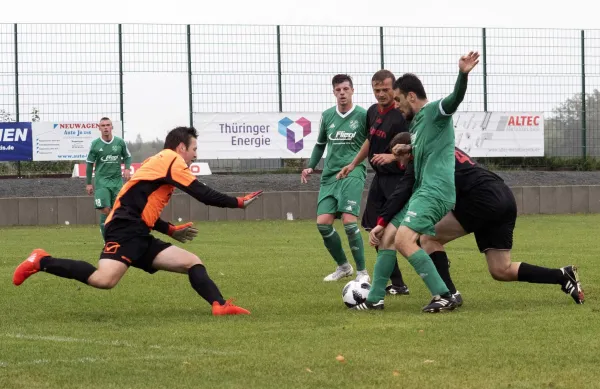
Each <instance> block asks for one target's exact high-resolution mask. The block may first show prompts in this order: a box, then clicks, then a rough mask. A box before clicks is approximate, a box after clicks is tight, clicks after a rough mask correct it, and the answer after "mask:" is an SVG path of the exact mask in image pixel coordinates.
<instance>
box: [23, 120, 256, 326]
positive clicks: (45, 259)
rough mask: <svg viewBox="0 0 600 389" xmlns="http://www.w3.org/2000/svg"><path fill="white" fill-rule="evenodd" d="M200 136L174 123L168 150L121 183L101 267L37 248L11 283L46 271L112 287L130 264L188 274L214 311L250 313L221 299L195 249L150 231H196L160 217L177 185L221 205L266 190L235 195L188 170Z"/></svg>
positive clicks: (181, 234)
mask: <svg viewBox="0 0 600 389" xmlns="http://www.w3.org/2000/svg"><path fill="white" fill-rule="evenodd" d="M197 137H198V133H197V132H196V130H195V129H194V128H193V127H178V128H175V129H174V130H172V131H171V132H169V134H168V135H167V137H166V139H165V146H164V150H163V151H161V152H159V153H158V154H156V155H154V156H153V157H150V158H148V159H147V160H146V161H144V163H143V164H142V166H141V167H140V168H139V169H138V170H137V171H136V173H135V174H134V175H133V176H132V177H131V179H130V180H129V181H128V182H127V183H126V184H125V185H124V186H123V188H122V189H121V190H120V192H119V194H118V196H117V199H116V201H115V204H114V207H113V208H112V210H111V212H110V213H109V215H108V217H107V219H106V223H105V227H106V229H105V233H106V235H105V237H106V243H105V245H104V249H103V250H102V253H101V254H100V260H99V261H98V268H96V267H94V266H93V265H91V264H90V263H88V262H85V261H77V260H72V259H61V258H55V257H52V256H51V255H50V254H48V253H47V252H46V251H44V250H42V249H35V250H33V252H32V253H31V255H30V256H29V258H27V259H26V260H25V261H24V262H23V263H21V264H20V265H19V266H18V267H17V269H16V270H15V272H14V276H13V283H14V284H15V285H17V286H18V285H21V284H22V283H23V282H24V281H25V280H26V279H27V278H28V277H29V276H31V275H33V274H35V273H37V272H39V271H44V272H46V273H50V274H54V275H56V276H59V277H63V278H71V279H75V280H77V281H80V282H82V283H84V284H87V285H90V286H92V287H95V288H98V289H111V288H113V287H114V286H116V285H117V283H118V282H119V280H120V279H121V277H123V275H124V274H125V272H126V271H127V269H128V268H129V266H133V267H136V268H139V269H142V270H144V271H146V272H148V273H150V274H153V273H155V272H156V271H158V270H165V271H169V272H174V273H182V274H187V275H188V277H189V280H190V283H191V285H192V287H193V288H194V290H196V292H197V293H198V294H199V295H200V296H202V298H204V299H205V300H206V301H208V303H209V304H211V306H212V314H213V315H238V314H249V313H250V312H249V311H247V310H245V309H244V308H241V307H238V306H236V305H234V304H232V302H231V300H228V301H225V300H224V299H223V296H222V295H221V292H220V291H219V288H218V287H217V286H216V285H215V283H214V282H213V281H212V280H211V279H210V277H209V276H208V274H207V272H206V268H205V267H204V265H203V264H202V261H201V260H200V259H199V258H198V257H197V256H196V255H195V254H193V253H191V252H189V251H187V250H183V249H181V248H179V247H177V246H173V245H171V244H170V243H167V242H163V241H162V240H160V239H157V238H155V237H154V236H153V235H152V234H151V233H150V232H151V230H155V231H158V232H161V233H163V234H166V235H168V236H170V237H172V238H173V239H176V240H178V241H180V242H182V243H185V242H186V241H190V240H192V239H194V237H196V235H197V234H198V230H197V229H196V228H194V227H193V226H192V223H186V224H183V225H180V226H174V225H172V224H170V223H168V222H166V221H164V220H162V219H160V214H161V212H162V210H163V208H164V207H165V206H166V205H167V203H168V202H169V200H170V198H171V194H172V193H173V191H174V190H175V188H178V189H180V190H182V191H183V192H185V193H187V194H189V195H191V196H192V197H194V198H195V199H196V200H198V201H200V202H202V203H204V204H206V205H209V206H216V207H221V208H246V207H247V206H248V205H249V204H250V203H252V202H253V201H254V200H256V199H257V198H258V196H260V195H261V194H262V191H259V192H253V193H250V194H248V195H246V196H245V197H231V196H228V195H226V194H223V193H220V192H217V191H215V190H213V189H211V188H209V187H208V186H206V185H204V184H202V183H200V182H199V181H198V180H197V179H196V177H195V176H194V175H193V174H192V173H191V172H190V170H189V165H190V164H191V163H192V162H193V161H194V160H195V159H196V150H197V140H196V138H197Z"/></svg>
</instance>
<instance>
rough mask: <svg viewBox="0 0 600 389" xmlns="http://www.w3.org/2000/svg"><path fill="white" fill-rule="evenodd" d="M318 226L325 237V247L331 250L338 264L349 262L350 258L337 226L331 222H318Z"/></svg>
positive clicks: (330, 252)
mask: <svg viewBox="0 0 600 389" xmlns="http://www.w3.org/2000/svg"><path fill="white" fill-rule="evenodd" d="M317 228H318V229H319V232H320V233H321V236H322V237H323V243H325V247H326V248H327V250H329V254H331V256H332V257H333V259H334V260H335V262H336V263H337V264H338V266H342V265H343V264H345V263H347V262H348V260H347V259H346V254H345V253H344V249H343V248H342V240H341V239H340V236H339V235H338V233H337V231H336V230H335V228H333V226H332V225H331V224H317Z"/></svg>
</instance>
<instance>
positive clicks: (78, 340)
mask: <svg viewBox="0 0 600 389" xmlns="http://www.w3.org/2000/svg"><path fill="white" fill-rule="evenodd" d="M0 336H3V337H7V338H13V339H24V340H37V341H40V340H41V341H47V342H65V343H88V344H97V345H101V346H113V347H132V348H150V349H164V350H177V351H188V352H191V353H195V354H212V355H239V354H241V352H239V351H219V350H211V349H207V348H201V347H181V346H161V345H158V344H153V345H150V346H145V345H137V344H134V343H131V342H126V341H122V340H94V339H81V338H71V337H67V336H56V335H46V336H41V335H24V334H1V335H0Z"/></svg>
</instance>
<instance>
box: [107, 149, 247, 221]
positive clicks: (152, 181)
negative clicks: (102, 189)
mask: <svg viewBox="0 0 600 389" xmlns="http://www.w3.org/2000/svg"><path fill="white" fill-rule="evenodd" d="M175 188H179V189H181V190H182V191H184V192H185V193H187V194H189V195H191V196H192V197H194V198H195V199H196V200H198V201H200V202H202V203H204V204H206V205H212V206H216V207H221V208H238V207H240V202H239V201H238V199H237V198H236V197H232V196H228V195H226V194H224V193H221V192H218V191H216V190H213V189H211V188H209V187H208V186H206V185H204V184H202V183H201V182H199V181H198V180H197V179H196V177H195V176H194V175H193V174H192V172H190V169H189V168H188V166H187V165H186V164H185V161H184V160H183V158H181V157H180V156H179V154H177V153H176V152H175V151H173V150H168V149H165V150H163V151H161V152H160V153H158V154H156V155H154V156H153V157H150V158H148V159H146V160H145V161H144V162H143V163H142V165H141V166H140V168H139V169H138V170H137V171H136V172H135V174H134V175H133V176H132V177H131V179H130V180H129V181H128V182H127V183H125V185H123V188H122V189H121V191H120V192H119V194H118V195H117V199H116V201H115V204H114V206H113V209H112V210H111V212H110V214H109V215H108V217H107V218H106V222H105V224H108V223H109V222H110V221H111V220H113V219H126V220H131V221H134V222H139V221H140V220H141V221H143V222H144V223H145V224H146V225H147V226H148V228H150V229H155V230H157V231H159V232H166V231H167V230H168V227H169V225H168V223H167V222H165V221H163V220H161V219H160V214H161V212H162V210H163V208H164V207H165V206H166V205H167V203H168V202H169V200H170V198H171V195H172V194H173V191H174V190H175Z"/></svg>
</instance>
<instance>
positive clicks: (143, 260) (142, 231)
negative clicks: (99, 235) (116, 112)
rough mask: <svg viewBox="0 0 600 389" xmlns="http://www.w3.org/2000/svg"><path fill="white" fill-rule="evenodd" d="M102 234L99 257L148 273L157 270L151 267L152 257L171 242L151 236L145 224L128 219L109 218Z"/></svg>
mask: <svg viewBox="0 0 600 389" xmlns="http://www.w3.org/2000/svg"><path fill="white" fill-rule="evenodd" d="M104 236H105V241H106V243H105V244H104V249H103V250H102V253H100V259H102V258H108V259H113V260H115V261H119V262H122V263H124V264H125V265H127V266H133V267H137V268H138V269H142V270H144V271H146V272H148V273H150V274H153V273H156V271H157V270H156V269H154V268H153V267H152V262H153V261H154V258H156V256H157V255H158V253H160V252H161V251H163V250H164V249H166V248H168V247H170V246H171V243H167V242H163V241H162V240H160V239H157V238H155V237H154V236H152V235H151V234H150V231H149V229H148V227H147V226H146V225H145V224H143V225H140V224H139V223H137V222H133V221H130V220H123V219H113V220H111V221H110V222H109V223H108V224H107V225H106V229H105V230H104Z"/></svg>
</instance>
